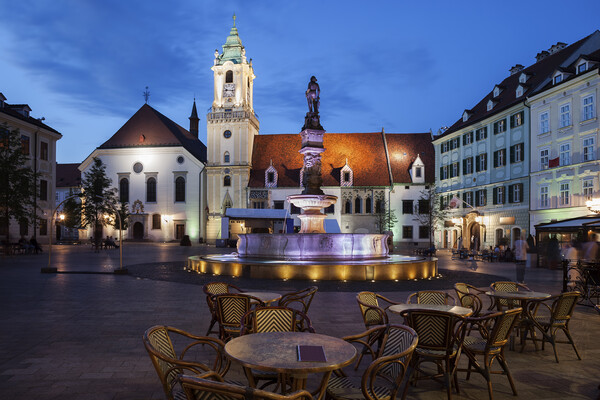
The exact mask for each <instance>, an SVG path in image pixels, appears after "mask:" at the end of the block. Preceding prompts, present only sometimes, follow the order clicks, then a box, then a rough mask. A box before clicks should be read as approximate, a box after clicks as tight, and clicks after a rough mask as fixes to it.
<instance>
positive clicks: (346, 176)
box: [344, 172, 350, 182]
mask: <svg viewBox="0 0 600 400" xmlns="http://www.w3.org/2000/svg"><path fill="white" fill-rule="evenodd" d="M344 182H350V172H344Z"/></svg>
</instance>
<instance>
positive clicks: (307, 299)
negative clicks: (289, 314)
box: [278, 286, 319, 314]
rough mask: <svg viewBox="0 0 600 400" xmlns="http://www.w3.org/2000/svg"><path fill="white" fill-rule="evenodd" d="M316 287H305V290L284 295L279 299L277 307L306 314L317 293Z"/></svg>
mask: <svg viewBox="0 0 600 400" xmlns="http://www.w3.org/2000/svg"><path fill="white" fill-rule="evenodd" d="M317 290H319V288H318V287H317V286H311V287H307V288H306V289H302V290H298V291H297V292H292V293H286V294H284V295H283V296H282V297H281V299H279V303H278V305H279V306H281V307H289V308H295V309H297V310H300V311H302V312H303V313H304V314H308V309H309V307H310V303H312V300H313V297H315V294H316V293H317Z"/></svg>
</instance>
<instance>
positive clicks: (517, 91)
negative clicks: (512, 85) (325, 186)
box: [515, 85, 523, 97]
mask: <svg viewBox="0 0 600 400" xmlns="http://www.w3.org/2000/svg"><path fill="white" fill-rule="evenodd" d="M515 96H516V97H521V96H523V86H521V85H519V86H517V90H516V92H515Z"/></svg>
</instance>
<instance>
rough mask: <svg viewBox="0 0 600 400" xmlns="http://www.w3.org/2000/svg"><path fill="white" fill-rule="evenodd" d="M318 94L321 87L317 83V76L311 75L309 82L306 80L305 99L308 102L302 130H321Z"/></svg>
mask: <svg viewBox="0 0 600 400" xmlns="http://www.w3.org/2000/svg"><path fill="white" fill-rule="evenodd" d="M320 95H321V89H320V88H319V84H318V83H317V78H316V77H314V76H311V77H310V82H308V89H306V101H307V102H308V112H307V113H306V117H305V118H304V126H303V127H302V130H305V129H315V130H321V131H322V130H323V127H322V126H321V121H320V119H319V106H320V105H321V102H320Z"/></svg>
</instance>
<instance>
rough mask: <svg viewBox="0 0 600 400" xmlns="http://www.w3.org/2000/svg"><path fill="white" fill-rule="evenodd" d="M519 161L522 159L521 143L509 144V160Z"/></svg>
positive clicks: (512, 161)
mask: <svg viewBox="0 0 600 400" xmlns="http://www.w3.org/2000/svg"><path fill="white" fill-rule="evenodd" d="M521 161H523V143H517V144H515V145H513V146H510V162H511V163H518V162H521Z"/></svg>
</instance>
